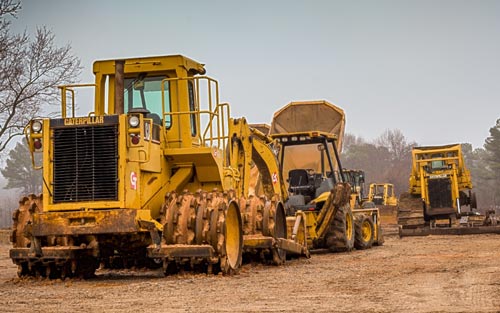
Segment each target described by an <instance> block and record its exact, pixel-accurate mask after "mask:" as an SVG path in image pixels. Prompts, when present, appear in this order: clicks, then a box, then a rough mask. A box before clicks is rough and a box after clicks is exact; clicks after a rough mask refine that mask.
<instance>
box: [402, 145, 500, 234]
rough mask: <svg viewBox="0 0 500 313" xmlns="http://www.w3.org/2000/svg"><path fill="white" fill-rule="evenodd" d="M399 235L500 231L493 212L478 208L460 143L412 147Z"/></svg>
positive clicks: (403, 194)
mask: <svg viewBox="0 0 500 313" xmlns="http://www.w3.org/2000/svg"><path fill="white" fill-rule="evenodd" d="M398 224H399V225H400V228H399V234H400V236H419V235H429V234H434V235H443V234H479V233H500V226H496V224H497V219H496V217H495V216H494V213H492V212H489V214H488V216H484V215H481V214H480V212H478V211H477V200H476V194H475V193H474V192H473V191H472V180H471V176H470V172H469V170H468V169H467V167H466V166H465V162H464V159H463V154H462V148H461V145H460V144H450V145H443V146H426V147H414V148H413V149H412V168H411V175H410V186H409V191H408V192H405V193H402V194H401V195H400V197H399V204H398Z"/></svg>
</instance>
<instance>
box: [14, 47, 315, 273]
mask: <svg viewBox="0 0 500 313" xmlns="http://www.w3.org/2000/svg"><path fill="white" fill-rule="evenodd" d="M93 71H94V74H95V83H94V84H84V85H69V86H61V87H60V89H61V95H62V106H61V115H60V117H59V118H51V119H49V118H44V119H38V118H37V119H33V120H31V121H30V123H29V125H27V127H26V129H25V133H26V136H27V139H28V142H29V147H30V151H31V154H32V157H33V158H32V160H33V164H34V166H35V167H36V168H38V169H41V170H42V171H43V194H42V195H39V196H35V195H30V196H27V197H24V198H22V199H21V201H20V205H19V208H18V210H16V212H15V214H14V217H13V218H14V225H13V233H12V242H13V248H12V249H11V250H10V257H11V258H12V260H13V262H14V263H15V264H17V265H18V274H19V276H42V277H49V278H65V277H75V276H78V277H91V276H93V275H94V273H95V270H96V269H97V268H98V267H99V266H106V267H110V268H120V267H130V266H143V267H144V266H146V267H152V268H154V267H156V268H159V267H162V268H163V270H164V272H165V274H169V273H175V272H176V271H178V270H180V269H184V268H189V269H190V268H194V269H199V270H201V271H206V272H214V273H218V272H222V273H232V272H234V271H237V270H238V269H239V267H240V265H241V263H242V259H243V257H245V256H247V255H248V256H249V257H252V258H258V259H259V260H262V261H263V262H266V263H273V264H281V263H283V262H284V261H285V258H286V253H287V252H289V253H295V254H303V255H308V250H307V246H306V245H305V244H304V243H299V241H298V240H289V239H287V225H286V215H285V205H284V204H285V201H286V200H287V195H288V192H287V190H286V187H285V182H284V181H283V179H282V175H281V169H280V164H279V163H278V161H277V158H276V156H275V154H274V150H273V147H274V145H273V141H272V140H271V139H270V138H269V137H267V136H264V135H263V134H262V133H261V132H259V131H255V130H253V129H251V128H250V127H249V125H248V124H247V122H246V120H245V119H244V118H239V119H236V118H232V117H231V116H230V107H229V105H228V104H224V103H220V102H219V92H218V82H217V81H216V80H214V79H212V78H209V77H207V76H203V75H204V74H205V68H204V66H203V65H202V64H200V63H198V62H196V61H193V60H191V59H189V58H186V57H184V56H180V55H174V56H160V57H144V58H131V59H125V60H105V61H96V62H95V63H94V65H93ZM80 87H93V88H95V100H94V108H93V111H92V112H89V113H88V114H87V115H84V116H76V115H75V90H76V89H77V88H80ZM37 154H39V155H41V156H42V158H41V159H42V161H41V163H39V164H37V163H36V162H35V160H38V158H34V156H35V155H37ZM252 166H253V167H255V168H256V169H257V170H258V171H259V174H260V177H261V188H260V190H261V193H255V190H254V191H253V192H252V193H250V188H249V184H250V173H251V168H252ZM297 228H300V227H297ZM296 237H297V236H296Z"/></svg>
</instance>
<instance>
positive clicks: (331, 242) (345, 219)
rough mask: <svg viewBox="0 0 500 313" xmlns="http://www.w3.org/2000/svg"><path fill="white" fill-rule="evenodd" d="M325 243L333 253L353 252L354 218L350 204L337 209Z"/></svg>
mask: <svg viewBox="0 0 500 313" xmlns="http://www.w3.org/2000/svg"><path fill="white" fill-rule="evenodd" d="M323 209H324V208H323ZM325 243H326V246H327V247H328V249H330V251H333V252H345V251H351V250H352V249H353V248H354V218H353V216H352V211H351V207H350V206H349V204H346V205H344V206H341V207H339V208H337V212H335V217H334V219H333V222H332V224H331V225H330V229H329V232H328V234H327V235H326V242H325Z"/></svg>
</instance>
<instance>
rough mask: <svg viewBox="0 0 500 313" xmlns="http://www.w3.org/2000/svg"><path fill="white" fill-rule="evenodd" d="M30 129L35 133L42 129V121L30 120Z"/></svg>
mask: <svg viewBox="0 0 500 313" xmlns="http://www.w3.org/2000/svg"><path fill="white" fill-rule="evenodd" d="M31 130H32V131H33V132H35V133H39V132H40V131H41V130H42V122H40V121H37V120H36V121H33V122H31Z"/></svg>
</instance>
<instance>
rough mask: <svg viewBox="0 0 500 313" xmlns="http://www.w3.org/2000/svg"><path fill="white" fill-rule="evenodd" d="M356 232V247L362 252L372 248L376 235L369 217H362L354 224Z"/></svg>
mask: <svg viewBox="0 0 500 313" xmlns="http://www.w3.org/2000/svg"><path fill="white" fill-rule="evenodd" d="M354 230H355V236H354V247H355V248H356V249H360V250H363V249H369V248H371V247H372V245H373V239H374V235H375V228H374V226H373V221H372V219H371V218H370V217H369V216H364V215H362V216H360V217H359V218H357V219H356V222H355V223H354Z"/></svg>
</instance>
